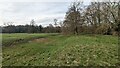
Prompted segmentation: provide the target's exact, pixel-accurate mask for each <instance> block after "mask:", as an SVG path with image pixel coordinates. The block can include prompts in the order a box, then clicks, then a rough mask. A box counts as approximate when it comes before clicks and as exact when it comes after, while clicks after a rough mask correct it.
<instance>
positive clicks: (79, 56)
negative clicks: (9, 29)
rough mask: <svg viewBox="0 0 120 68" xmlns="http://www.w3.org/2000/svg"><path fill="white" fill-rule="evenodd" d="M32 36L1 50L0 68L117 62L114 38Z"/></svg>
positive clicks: (101, 36) (116, 43) (113, 63)
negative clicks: (24, 41)
mask: <svg viewBox="0 0 120 68" xmlns="http://www.w3.org/2000/svg"><path fill="white" fill-rule="evenodd" d="M22 35H23V34H22ZM32 35H33V36H36V35H37V37H39V39H38V38H37V39H32V40H29V41H28V42H26V43H20V44H16V45H15V46H11V47H4V48H3V62H2V64H3V66H27V65H30V66H44V65H48V66H61V65H62V66H77V65H83V66H89V65H93V66H115V65H116V64H117V63H119V61H118V38H117V37H116V36H108V35H79V36H63V35H60V34H57V35H55V34H54V35H48V34H47V35H46V34H45V35H44V34H32ZM10 36H11V37H14V35H12V34H11V35H10ZM18 36H20V35H18ZM24 36H25V37H27V36H28V34H24ZM43 36H45V37H43ZM46 36H47V37H46ZM8 37H9V35H8ZM28 37H30V36H28ZM5 38H7V37H5ZM20 38H21V37H20ZM3 39H4V35H3ZM8 40H9V39H8ZM3 41H4V40H3Z"/></svg>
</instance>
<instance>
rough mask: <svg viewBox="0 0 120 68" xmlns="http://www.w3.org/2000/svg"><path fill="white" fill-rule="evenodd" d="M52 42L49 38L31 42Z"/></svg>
mask: <svg viewBox="0 0 120 68" xmlns="http://www.w3.org/2000/svg"><path fill="white" fill-rule="evenodd" d="M50 41H51V40H50V39H49V38H39V39H34V40H32V41H29V42H50Z"/></svg>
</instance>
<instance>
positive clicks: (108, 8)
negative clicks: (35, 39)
mask: <svg viewBox="0 0 120 68" xmlns="http://www.w3.org/2000/svg"><path fill="white" fill-rule="evenodd" d="M54 23H55V24H54V26H53V25H52V24H49V26H47V27H43V26H42V25H35V21H34V20H31V22H30V25H18V26H15V25H11V24H8V25H7V26H5V27H3V28H2V32H3V33H62V34H76V35H78V34H81V33H84V34H106V35H117V34H118V33H119V31H120V2H91V3H90V4H89V5H87V6H86V5H84V3H83V2H73V3H72V4H71V5H70V7H69V8H68V11H67V12H66V15H65V18H64V20H63V21H60V22H58V20H57V19H54ZM58 24H59V26H58Z"/></svg>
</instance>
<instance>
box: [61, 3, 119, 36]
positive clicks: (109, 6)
mask: <svg viewBox="0 0 120 68" xmlns="http://www.w3.org/2000/svg"><path fill="white" fill-rule="evenodd" d="M62 29H63V33H64V34H80V33H91V34H107V35H117V34H118V32H119V31H120V2H91V4H90V5H88V6H85V5H84V4H83V2H74V3H73V4H72V5H71V6H70V8H69V9H68V11H67V12H66V16H65V20H64V22H63V26H62Z"/></svg>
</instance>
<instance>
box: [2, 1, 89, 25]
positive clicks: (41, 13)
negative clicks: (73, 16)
mask: <svg viewBox="0 0 120 68" xmlns="http://www.w3.org/2000/svg"><path fill="white" fill-rule="evenodd" d="M5 1H7V0H5ZM9 1H10V0H9ZM9 1H7V2H0V25H3V23H4V22H14V23H13V24H14V25H25V24H29V23H30V21H31V19H34V20H35V22H36V24H38V25H39V24H41V25H43V26H47V25H49V24H50V23H52V24H53V20H54V19H55V18H56V19H58V20H63V19H64V17H65V13H66V11H67V10H68V7H69V5H70V3H71V1H70V0H69V1H68V0H66V1H63V0H61V2H59V1H60V0H59V1H57V0H53V1H46V0H44V1H41V2H39V1H38V2H37V0H36V1H33V0H24V1H23V2H22V1H21V0H20V1H21V2H16V1H15V0H14V1H13V0H11V2H9ZM12 1H13V2H12ZM88 1H89V0H87V2H88Z"/></svg>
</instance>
